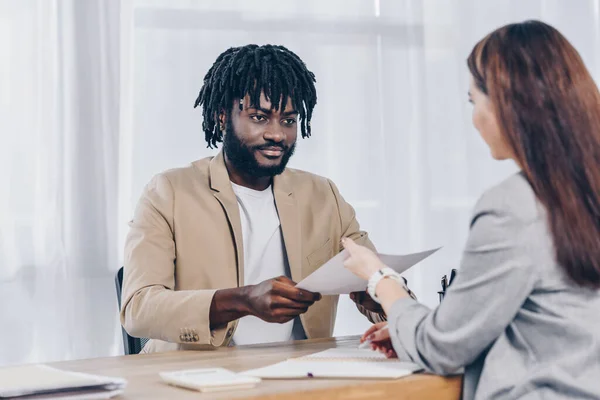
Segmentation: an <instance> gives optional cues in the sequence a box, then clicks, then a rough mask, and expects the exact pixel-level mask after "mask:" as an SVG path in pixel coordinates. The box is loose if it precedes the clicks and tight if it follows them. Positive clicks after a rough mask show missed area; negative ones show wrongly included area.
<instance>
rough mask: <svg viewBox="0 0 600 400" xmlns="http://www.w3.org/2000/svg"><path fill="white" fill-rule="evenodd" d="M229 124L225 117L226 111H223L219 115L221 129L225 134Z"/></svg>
mask: <svg viewBox="0 0 600 400" xmlns="http://www.w3.org/2000/svg"><path fill="white" fill-rule="evenodd" d="M226 123H227V117H226V115H225V111H221V112H220V113H219V129H220V130H221V131H222V132H223V131H225V126H226V125H225V124H226Z"/></svg>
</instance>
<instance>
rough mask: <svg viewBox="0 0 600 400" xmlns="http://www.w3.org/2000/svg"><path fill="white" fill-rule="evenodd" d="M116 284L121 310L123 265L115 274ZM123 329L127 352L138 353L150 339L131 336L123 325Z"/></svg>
mask: <svg viewBox="0 0 600 400" xmlns="http://www.w3.org/2000/svg"><path fill="white" fill-rule="evenodd" d="M115 286H116V288H117V303H118V304H119V312H120V311H121V288H122V287H123V267H121V268H119V271H117V275H116V276H115ZM121 330H122V331H123V349H124V350H125V354H126V355H129V354H138V353H139V352H140V351H141V350H142V348H143V347H144V345H145V344H146V342H148V340H149V339H147V338H136V337H133V336H130V335H129V334H128V333H127V331H126V330H125V328H123V327H122V326H121Z"/></svg>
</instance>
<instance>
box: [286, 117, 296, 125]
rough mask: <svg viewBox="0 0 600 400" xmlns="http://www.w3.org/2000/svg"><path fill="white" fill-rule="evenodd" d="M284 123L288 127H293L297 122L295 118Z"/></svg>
mask: <svg viewBox="0 0 600 400" xmlns="http://www.w3.org/2000/svg"><path fill="white" fill-rule="evenodd" d="M283 123H284V124H285V125H287V126H292V125H294V124H295V123H296V120H295V119H294V118H288V119H284V120H283Z"/></svg>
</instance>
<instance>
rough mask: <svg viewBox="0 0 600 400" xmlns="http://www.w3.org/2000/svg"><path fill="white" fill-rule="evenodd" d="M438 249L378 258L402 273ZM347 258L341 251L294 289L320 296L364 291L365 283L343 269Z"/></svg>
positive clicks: (382, 255)
mask: <svg viewBox="0 0 600 400" xmlns="http://www.w3.org/2000/svg"><path fill="white" fill-rule="evenodd" d="M439 249H440V248H439V247H438V248H437V249H433V250H428V251H422V252H420V253H414V254H407V255H403V256H394V255H389V254H379V257H380V258H381V260H382V261H383V262H384V264H385V265H387V266H388V267H390V268H392V269H393V270H394V271H396V272H398V273H402V272H404V271H406V270H407V269H409V268H410V267H412V266H413V265H415V264H417V263H419V262H421V261H423V260H424V259H425V258H427V257H429V256H430V255H432V254H433V253H435V252H436V251H438V250H439ZM347 258H348V251H347V250H343V251H342V252H341V253H339V254H338V255H336V256H335V257H333V258H332V259H330V260H329V261H327V262H326V263H325V264H323V265H322V266H321V267H320V268H319V269H318V270H316V271H315V272H313V273H312V274H310V275H309V276H307V277H306V278H304V279H303V280H302V281H301V282H300V283H298V285H296V287H298V288H300V289H303V290H308V291H311V292H318V293H321V294H322V295H334V294H349V293H352V292H359V291H363V290H366V288H367V282H366V281H365V280H363V279H361V278H359V277H357V276H356V275H354V274H353V273H352V272H350V271H348V270H347V269H346V268H345V267H344V261H345V260H346V259H347Z"/></svg>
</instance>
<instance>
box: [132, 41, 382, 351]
mask: <svg viewBox="0 0 600 400" xmlns="http://www.w3.org/2000/svg"><path fill="white" fill-rule="evenodd" d="M314 83H315V77H314V75H313V73H312V72H310V71H309V70H308V69H307V68H306V65H305V64H304V62H303V61H302V60H301V59H300V58H299V57H298V56H297V55H296V54H294V53H293V52H291V51H289V50H288V49H286V48H285V47H282V46H271V45H265V46H256V45H248V46H244V47H236V48H231V49H229V50H227V51H225V52H224V53H222V54H221V55H220V56H219V57H218V58H217V60H216V62H215V63H214V64H213V66H212V67H211V68H210V70H209V71H208V73H207V74H206V76H205V77H204V84H203V86H202V89H201V90H200V94H199V96H198V99H197V100H196V104H195V106H196V107H198V106H201V107H202V114H203V117H204V122H203V124H202V127H203V130H204V133H205V137H206V142H207V143H208V146H209V147H216V146H217V144H218V143H220V142H223V151H222V152H220V153H219V154H218V155H217V156H215V157H212V158H207V159H203V160H199V161H196V162H194V163H192V164H191V165H189V166H188V167H185V168H180V169H175V170H171V171H167V172H165V173H162V174H159V175H157V176H156V177H154V179H153V180H152V181H151V182H150V183H149V184H148V185H147V187H146V188H145V190H144V193H143V195H142V197H141V200H140V202H139V204H138V206H137V209H136V211H135V215H134V218H133V221H132V222H131V224H130V226H131V231H130V233H129V235H128V238H127V242H126V247H125V279H124V284H123V306H122V310H121V322H122V324H123V326H124V327H125V328H126V330H127V331H128V332H129V333H130V334H131V335H133V336H137V337H148V338H151V339H153V340H150V342H149V343H148V344H147V345H146V346H145V348H144V351H163V350H173V349H181V348H196V349H198V348H203V347H206V348H210V347H216V346H224V345H231V344H251V343H264V342H276V341H286V340H290V339H304V338H307V337H308V338H319V337H330V336H331V335H332V331H333V325H334V320H335V313H336V307H337V301H338V298H337V296H326V297H321V295H320V294H318V293H310V292H308V291H306V290H300V289H298V288H296V287H295V283H294V282H299V281H300V280H302V279H303V278H304V277H306V276H308V275H309V274H310V273H312V272H313V271H315V270H316V269H317V268H319V267H320V266H321V265H322V264H323V263H324V262H325V261H327V260H328V259H329V258H330V257H332V256H333V255H335V254H336V253H338V252H339V251H341V244H340V240H341V239H342V238H344V237H348V238H352V239H354V240H355V241H356V242H358V243H360V244H363V245H367V246H369V247H372V244H371V242H370V241H369V240H368V238H367V234H366V233H364V232H361V231H360V230H359V225H358V222H357V221H356V219H355V214H354V210H353V209H352V207H351V206H350V205H349V204H348V203H346V202H345V201H344V199H343V198H342V197H341V196H340V194H339V192H338V190H337V188H336V187H335V185H334V184H333V183H332V182H331V181H329V180H327V179H325V178H321V177H318V176H316V175H312V174H309V173H307V172H303V171H298V170H291V169H286V164H287V162H288V160H289V159H290V157H291V156H292V154H293V153H294V149H295V146H296V137H297V125H298V124H299V125H300V131H301V133H302V137H309V136H310V134H311V127H310V119H311V116H312V112H313V108H314V107H315V104H316V103H317V93H316V90H315V85H314ZM352 298H353V299H354V301H355V302H356V303H357V306H358V308H359V310H361V312H363V313H364V314H365V315H366V316H367V317H368V318H369V319H370V320H371V321H380V320H381V319H382V318H383V316H382V315H381V313H382V311H381V308H380V307H379V306H378V305H377V304H376V303H375V302H374V301H373V300H372V299H370V298H369V297H368V295H366V293H364V292H361V293H355V294H353V295H352Z"/></svg>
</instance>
